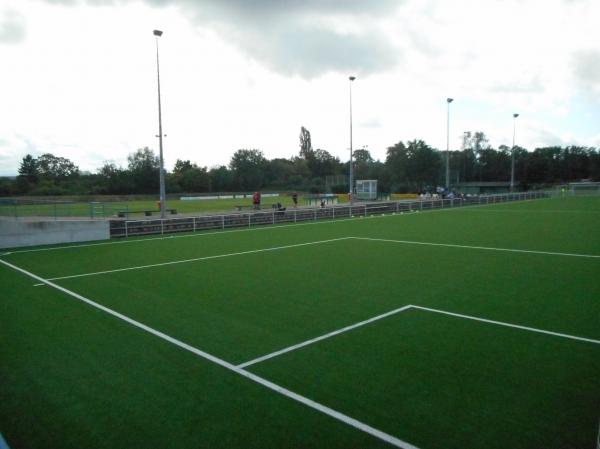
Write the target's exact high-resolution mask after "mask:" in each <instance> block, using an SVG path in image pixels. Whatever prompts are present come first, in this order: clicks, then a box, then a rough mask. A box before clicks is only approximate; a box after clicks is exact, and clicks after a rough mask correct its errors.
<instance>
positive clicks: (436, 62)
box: [0, 0, 600, 176]
mask: <svg viewBox="0 0 600 449" xmlns="http://www.w3.org/2000/svg"><path fill="white" fill-rule="evenodd" d="M599 23H600V1H598V0H452V1H448V0H446V1H444V0H372V1H367V0H346V1H342V0H339V1H337V0H302V1H300V0H297V1H296V0H288V1H286V0H137V1H134V0H1V1H0V61H1V62H0V67H1V70H0V176H2V175H14V174H16V172H17V170H18V167H19V163H20V161H21V159H22V158H23V156H25V155H26V154H27V153H31V154H33V155H34V156H36V155H40V154H42V153H47V152H50V153H53V154H55V155H57V156H64V157H67V158H69V159H71V160H72V161H73V162H75V163H76V164H77V165H78V166H79V167H80V168H81V169H82V170H90V171H95V170H96V169H97V168H99V167H100V166H101V165H102V163H103V161H114V162H115V163H117V164H119V165H126V157H127V154H129V153H131V152H133V151H135V150H136V149H137V148H140V147H144V146H148V147H150V148H153V149H155V150H158V139H157V138H156V137H155V135H156V134H157V131H158V118H157V94H156V53H155V52H156V48H155V40H154V36H153V35H152V30H153V29H161V30H163V31H164V34H163V36H162V37H161V38H160V40H159V46H160V63H161V66H160V68H161V88H162V100H163V132H164V133H165V134H167V137H166V139H165V141H164V149H165V161H166V165H167V167H168V168H169V169H170V168H172V166H173V164H174V162H175V160H176V159H178V158H179V159H190V160H192V161H193V162H196V163H197V164H199V165H201V166H208V167H212V166H215V165H220V164H227V163H228V162H229V160H230V158H231V155H232V154H233V153H234V152H235V151H236V150H237V149H240V148H257V149H260V150H262V151H263V152H264V153H265V155H266V157H267V158H269V159H272V158H274V157H286V158H288V157H291V156H292V155H295V154H297V153H298V150H299V139H298V136H299V133H300V127H301V126H304V127H306V128H308V129H309V131H310V132H311V134H312V142H313V146H314V147H315V148H322V149H325V150H327V151H329V152H330V153H332V154H333V155H335V156H337V157H339V158H340V159H341V160H343V161H345V160H347V159H348V148H349V104H348V103H349V101H348V100H349V95H348V94H349V81H348V76H349V75H355V76H356V77H357V79H356V81H354V82H353V84H352V95H353V117H354V139H353V140H354V147H355V148H360V147H363V146H367V148H368V150H369V151H370V152H371V154H372V155H373V156H374V157H375V158H376V159H381V160H384V159H385V154H386V148H387V147H389V146H391V145H393V144H394V143H396V142H398V141H400V140H402V141H406V140H410V139H415V138H420V139H424V140H425V141H426V142H427V143H429V144H430V145H432V146H434V147H436V148H439V149H445V148H446V98H447V97H453V98H455V101H454V103H452V104H451V118H450V146H451V148H452V149H459V148H460V143H461V136H462V133H463V131H483V132H485V133H486V134H487V136H488V137H489V138H490V143H491V144H492V145H493V146H494V147H497V146H499V145H502V144H505V145H510V144H511V142H512V132H513V119H512V114H513V112H518V113H520V114H521V116H520V117H519V118H518V119H517V128H516V129H517V133H516V142H517V144H518V145H521V146H525V147H526V148H528V149H534V148H535V147H536V146H544V145H571V144H578V145H585V146H600V26H599V25H598V24H599Z"/></svg>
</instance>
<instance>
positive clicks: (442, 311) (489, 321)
mask: <svg viewBox="0 0 600 449" xmlns="http://www.w3.org/2000/svg"><path fill="white" fill-rule="evenodd" d="M411 307H412V308H414V309H420V310H425V311H427V312H433V313H441V314H443V315H450V316H454V317H458V318H465V319H467V320H475V321H481V322H483V323H488V324H496V325H498V326H505V327H512V328H515V329H521V330H525V331H530V332H537V333H540V334H547V335H553V336H555V337H562V338H569V339H571V340H578V341H585V342H587V343H594V344H596V345H600V340H594V339H593V338H585V337H577V336H575V335H569V334H561V333H560V332H552V331H546V330H543V329H536V328H535V327H529V326H520V325H518V324H511V323H505V322H503V321H495V320H488V319H486V318H479V317H476V316H471V315H463V314H461V313H454V312H446V311H445V310H439V309H432V308H429V307H422V306H414V305H411Z"/></svg>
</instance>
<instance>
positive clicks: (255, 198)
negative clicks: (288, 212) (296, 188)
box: [252, 192, 298, 211]
mask: <svg viewBox="0 0 600 449" xmlns="http://www.w3.org/2000/svg"><path fill="white" fill-rule="evenodd" d="M261 200H262V195H261V193H260V192H254V193H253V194H252V205H253V206H254V209H255V210H258V209H260V203H261ZM292 201H293V202H294V207H298V193H296V192H294V193H292ZM277 210H279V211H281V210H282V207H281V203H277ZM283 210H285V208H283Z"/></svg>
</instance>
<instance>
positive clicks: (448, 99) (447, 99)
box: [446, 98, 454, 103]
mask: <svg viewBox="0 0 600 449" xmlns="http://www.w3.org/2000/svg"><path fill="white" fill-rule="evenodd" d="M446 101H447V102H448V103H452V102H453V101H454V98H446Z"/></svg>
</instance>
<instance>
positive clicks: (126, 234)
mask: <svg viewBox="0 0 600 449" xmlns="http://www.w3.org/2000/svg"><path fill="white" fill-rule="evenodd" d="M127 237H129V235H128V233H127V220H125V238H127Z"/></svg>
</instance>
